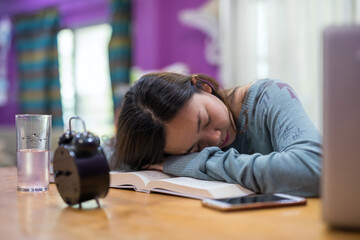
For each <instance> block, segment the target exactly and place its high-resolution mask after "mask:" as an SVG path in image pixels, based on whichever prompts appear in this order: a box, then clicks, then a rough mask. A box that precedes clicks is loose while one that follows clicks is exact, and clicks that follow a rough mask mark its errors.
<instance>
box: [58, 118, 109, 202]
mask: <svg viewBox="0 0 360 240" xmlns="http://www.w3.org/2000/svg"><path fill="white" fill-rule="evenodd" d="M74 119H78V120H81V121H82V125H83V128H84V132H81V133H77V132H75V131H72V130H71V121H72V120H74ZM53 167H54V179H55V184H56V187H57V190H58V192H59V193H60V196H61V197H62V199H63V200H64V202H65V203H66V204H68V205H69V206H72V205H75V204H79V208H81V203H82V202H85V201H88V200H92V199H94V200H95V201H96V202H97V205H98V207H100V204H99V201H98V198H104V197H106V195H107V193H108V189H109V183H110V176H109V171H110V169H109V165H108V162H107V160H106V156H105V154H104V152H103V150H102V148H101V146H100V139H99V138H98V137H97V136H96V135H94V134H92V133H91V132H88V131H86V127H85V122H84V121H83V120H82V119H81V118H80V117H72V118H70V120H69V130H68V131H66V132H65V133H64V134H63V135H62V136H60V138H59V146H58V148H57V149H56V151H55V153H54V161H53Z"/></svg>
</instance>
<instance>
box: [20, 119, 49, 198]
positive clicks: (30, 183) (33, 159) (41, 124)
mask: <svg viewBox="0 0 360 240" xmlns="http://www.w3.org/2000/svg"><path fill="white" fill-rule="evenodd" d="M15 122H16V154H17V158H16V159H17V189H18V191H23V192H42V191H47V190H48V188H49V160H50V146H51V115H38V114H21V115H16V116H15Z"/></svg>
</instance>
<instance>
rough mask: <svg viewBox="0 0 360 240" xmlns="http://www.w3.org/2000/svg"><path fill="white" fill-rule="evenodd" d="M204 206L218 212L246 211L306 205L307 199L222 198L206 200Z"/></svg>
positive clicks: (269, 196)
mask: <svg viewBox="0 0 360 240" xmlns="http://www.w3.org/2000/svg"><path fill="white" fill-rule="evenodd" d="M202 204H203V206H206V207H210V208H214V209H217V210H223V211H228V210H246V209H258V208H268V207H281V206H291V205H305V204H306V199H305V198H302V197H295V196H291V195H287V194H282V193H276V194H252V195H248V196H243V197H235V198H222V199H204V200H202Z"/></svg>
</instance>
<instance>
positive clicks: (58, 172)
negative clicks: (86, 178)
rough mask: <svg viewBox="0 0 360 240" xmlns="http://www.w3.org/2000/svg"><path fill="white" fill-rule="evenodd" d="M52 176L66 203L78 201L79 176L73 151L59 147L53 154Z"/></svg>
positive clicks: (79, 192)
mask: <svg viewBox="0 0 360 240" xmlns="http://www.w3.org/2000/svg"><path fill="white" fill-rule="evenodd" d="M54 177H55V183H56V187H57V189H58V191H59V193H60V195H61V197H62V199H63V200H64V202H66V203H67V204H68V205H74V204H76V203H79V200H80V194H81V185H80V176H79V172H78V169H77V166H76V163H75V153H74V152H72V151H70V150H68V149H66V148H64V147H59V148H58V149H57V150H56V151H55V154H54Z"/></svg>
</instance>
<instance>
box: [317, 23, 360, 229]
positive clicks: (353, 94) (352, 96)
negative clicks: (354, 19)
mask: <svg viewBox="0 0 360 240" xmlns="http://www.w3.org/2000/svg"><path fill="white" fill-rule="evenodd" d="M323 163H324V165H323V179H322V200H323V216H324V220H325V221H326V222H327V223H328V224H329V225H330V226H335V227H346V228H347V227H349V228H360V26H342V27H332V28H329V29H326V30H325V32H324V160H323Z"/></svg>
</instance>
